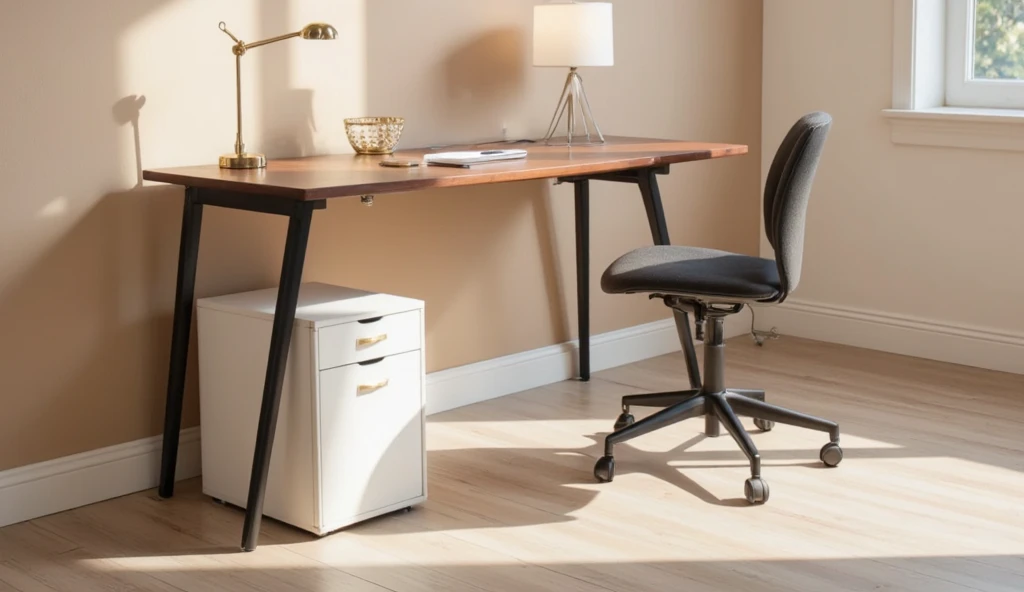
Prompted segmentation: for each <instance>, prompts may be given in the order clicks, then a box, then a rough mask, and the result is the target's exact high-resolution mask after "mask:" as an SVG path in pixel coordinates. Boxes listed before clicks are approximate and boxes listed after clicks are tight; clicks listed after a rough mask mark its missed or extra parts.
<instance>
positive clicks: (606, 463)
mask: <svg viewBox="0 0 1024 592" xmlns="http://www.w3.org/2000/svg"><path fill="white" fill-rule="evenodd" d="M594 477H596V478H597V480H598V481H599V482H601V483H608V482H609V481H611V480H612V479H614V478H615V458H614V457H611V456H602V457H601V458H599V459H597V464H595V465H594Z"/></svg>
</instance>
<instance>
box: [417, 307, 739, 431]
mask: <svg viewBox="0 0 1024 592" xmlns="http://www.w3.org/2000/svg"><path fill="white" fill-rule="evenodd" d="M691 322H692V319H691ZM749 330H750V313H749V312H748V311H747V310H744V311H743V312H742V313H740V314H737V315H732V316H730V317H728V318H727V319H726V324H725V336H726V338H729V337H736V336H738V335H743V334H744V333H747V332H748V331H749ZM698 345H699V343H698ZM578 348H579V342H578V341H577V340H573V341H570V342H567V343H562V344H559V345H551V346H548V347H542V348H540V349H535V350H532V351H528V352H522V353H518V354H512V355H510V356H504V357H501V358H495V359H493V360H487V361H484V362H478V363H476V364H469V365H466V366H459V367H457V368H450V369H448V370H441V371H439V372H433V373H431V374H428V375H427V414H428V415H432V414H434V413H440V412H442V411H448V410H450V409H455V408H457V407H464V406H466V405H471V404H473V403H480V402H482V401H487V400H490V399H496V398H498V397H503V396H505V395H509V394H512V393H518V392H522V391H525V390H529V389H532V388H537V387H540V386H544V385H548V384H554V383H556V382H561V381H563V380H569V379H570V378H574V377H576V376H578V374H577V370H576V368H577V366H576V357H577V356H576V352H577V350H578ZM676 351H679V337H678V335H677V334H676V326H675V321H673V320H672V319H665V320H662V321H656V322H653V323H648V324H646V325H639V326H636V327H629V328H627V329H621V330H618V331H612V332H610V333H602V334H601V335H594V336H592V337H591V338H590V370H591V372H598V371H600V370H605V369H608V368H614V367H616V366H622V365H625V364H631V363H633V362H638V361H640V360H646V359H649V358H655V357H657V356H662V355H665V354H669V353H672V352H676Z"/></svg>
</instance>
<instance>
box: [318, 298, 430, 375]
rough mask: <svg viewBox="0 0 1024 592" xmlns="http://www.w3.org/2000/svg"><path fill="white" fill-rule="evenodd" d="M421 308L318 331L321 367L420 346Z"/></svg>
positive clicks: (372, 358)
mask: <svg viewBox="0 0 1024 592" xmlns="http://www.w3.org/2000/svg"><path fill="white" fill-rule="evenodd" d="M422 326H423V323H422V320H421V316H420V311H418V310H411V311H409V312H402V313H398V314H393V315H387V316H384V317H380V318H379V319H371V320H370V321H357V322H352V323H344V324H341V325H333V326H331V327H324V328H322V329H320V330H319V350H320V355H319V368H320V370H328V369H330V368H337V367H338V366H345V365H348V364H354V363H356V362H365V361H367V360H374V359H377V358H383V357H387V356H390V355H394V354H400V353H404V352H407V351H412V350H414V349H419V348H420V343H421V336H420V332H421V331H422Z"/></svg>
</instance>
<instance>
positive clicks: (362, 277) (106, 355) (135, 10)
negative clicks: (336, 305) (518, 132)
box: [0, 0, 571, 470]
mask: <svg viewBox="0 0 1024 592" xmlns="http://www.w3.org/2000/svg"><path fill="white" fill-rule="evenodd" d="M367 4H369V6H368V7H367V11H368V17H369V18H368V22H367V25H366V27H367V30H368V31H367V39H368V41H367V43H373V44H374V47H376V46H377V45H376V44H377V43H378V42H379V41H380V39H379V38H378V37H376V36H375V35H376V34H377V33H379V32H380V31H381V30H384V29H386V28H387V27H388V24H389V23H391V22H392V20H393V16H394V15H393V14H382V13H379V12H377V11H378V10H379V8H378V7H377V4H376V3H367ZM171 6H174V7H175V9H177V8H182V9H183V10H193V9H195V10H199V8H198V7H200V6H202V5H201V4H199V3H196V4H195V5H192V4H184V3H180V2H174V1H171V0H114V1H113V2H112V3H108V4H107V5H106V6H105V9H104V10H103V11H97V10H95V9H94V8H93V7H92V6H91V5H87V4H84V3H71V4H67V5H62V7H61V10H59V11H54V10H51V9H50V7H48V6H47V5H45V4H44V3H21V4H18V5H17V6H16V7H15V8H12V9H11V10H9V11H7V14H5V19H4V22H3V31H4V35H3V36H2V37H0V44H2V45H0V49H3V50H4V52H5V53H6V54H8V55H17V54H18V53H19V52H22V51H23V48H24V47H29V46H32V47H36V49H35V50H34V51H33V52H32V54H31V59H25V60H6V61H4V62H3V63H2V64H0V77H2V78H3V79H4V80H7V81H9V84H8V86H7V89H8V91H9V98H8V100H7V103H6V104H7V107H6V108H5V110H4V112H2V113H0V117H2V118H3V121H2V123H3V129H4V130H5V134H4V145H3V146H0V167H3V176H4V179H5V188H4V197H3V199H4V207H5V216H4V220H3V221H0V252H2V253H3V255H2V256H0V326H2V327H4V339H3V340H2V341H0V364H2V366H0V374H2V375H3V376H4V387H5V388H4V389H3V391H2V392H0V405H3V408H4V410H5V412H4V413H3V414H2V416H0V433H2V434H5V437H4V441H5V442H6V441H8V440H7V438H13V439H14V440H15V441H18V442H19V443H20V445H19V446H18V447H12V446H0V470H3V469H7V468H11V467H15V466H22V465H25V464H30V463H34V462H39V461H43V460H47V459H51V458H55V457H59V456H64V455H68V454H72V453H76V452H81V451H85V450H92V449H96V448H99V447H102V446H108V445H113V444H118V443H122V442H127V441H131V440H135V439H138V438H142V437H146V436H151V435H153V434H157V433H159V432H160V430H161V426H162V418H163V407H162V406H163V395H164V389H165V380H166V358H167V354H168V348H169V341H170V339H169V337H170V335H169V333H170V316H171V308H172V303H173V297H174V287H175V279H176V278H175V273H176V259H177V251H178V232H179V228H180V227H179V224H180V217H181V213H180V212H181V210H180V207H181V189H180V188H178V187H168V186H153V187H143V186H142V184H141V170H142V169H143V168H144V167H147V166H148V167H158V166H164V165H166V162H153V161H150V162H147V161H146V155H147V145H148V146H150V148H151V151H154V150H153V148H152V147H153V146H154V145H156V144H154V143H158V142H160V141H161V140H160V139H159V138H153V137H147V133H146V130H147V124H146V121H147V119H146V118H147V109H148V110H150V111H153V109H154V107H153V106H154V105H158V106H159V107H161V108H164V109H166V108H167V106H166V105H163V104H161V101H163V100H165V97H166V96H167V95H164V94H161V93H162V92H164V91H163V90H161V89H157V88H131V86H132V84H133V83H132V81H131V80H125V76H126V74H125V72H128V71H130V69H129V67H128V66H126V65H125V62H124V60H125V56H126V55H127V54H126V52H127V51H128V49H129V48H127V47H125V45H124V44H125V42H126V41H125V40H129V41H131V40H132V39H133V34H134V32H133V31H132V29H133V28H135V27H137V26H138V25H140V23H142V22H144V21H148V17H151V16H152V15H153V14H154V13H156V12H159V11H166V10H167V9H168V8H169V7H171ZM252 6H253V8H254V9H256V10H257V13H256V14H257V17H258V20H259V23H260V26H259V27H258V28H257V30H256V31H253V32H252V37H253V38H257V37H269V36H275V35H279V34H281V33H282V32H284V30H285V27H283V26H282V23H288V22H290V20H291V17H292V11H291V8H292V6H291V4H290V3H289V2H259V3H256V4H253V5H252ZM178 16H180V15H178ZM44 17H45V18H44ZM402 18H413V17H412V16H409V15H406V16H404V17H402ZM41 20H45V21H47V22H49V23H51V25H52V26H53V27H55V28H58V29H61V30H66V31H73V32H74V34H73V38H72V39H70V40H69V41H70V42H71V43H73V44H74V47H75V52H74V55H73V59H69V54H68V52H67V50H66V45H64V44H60V45H44V46H39V45H38V44H37V43H35V40H34V39H32V35H33V33H34V31H35V27H33V26H31V23H35V22H39V21H41ZM418 28H419V27H411V26H410V27H406V30H416V29H418ZM162 32H164V31H162ZM210 35H222V34H221V33H219V32H211V33H210ZM132 42H134V41H132ZM292 45H293V44H290V43H282V44H275V45H274V46H271V47H268V48H266V49H265V50H262V51H261V52H260V55H259V58H258V60H259V61H258V65H255V64H250V65H249V69H250V70H252V69H255V68H258V69H259V75H258V76H251V78H252V79H256V80H258V81H259V82H258V83H257V84H258V92H257V93H255V94H256V95H257V96H258V101H259V104H260V107H261V108H260V110H259V111H260V113H261V115H260V117H261V118H262V120H257V121H258V122H259V124H260V128H261V130H260V131H261V134H260V135H261V138H262V139H261V140H260V141H259V144H260V145H259V146H254V148H255V149H257V150H263V151H265V152H266V153H267V154H268V155H269V156H270V157H281V156H293V155H303V154H310V153H313V152H314V151H315V146H314V132H315V131H316V129H317V126H316V122H315V120H314V111H313V104H314V92H313V91H312V90H309V89H304V88H292V84H293V81H292V78H293V76H292V74H293V73H292V72H291V58H292V57H293V56H292V52H293V51H295V49H294V47H293V46H292ZM415 45H416V41H415V40H408V41H407V42H403V43H400V44H395V47H399V48H402V47H409V46H415ZM224 51H227V49H226V46H225V50H224ZM402 51H405V50H402ZM522 51H523V48H522V40H521V35H520V34H518V33H517V32H516V31H512V30H500V29H499V30H495V31H492V32H489V33H485V34H482V35H479V36H478V37H476V38H473V39H471V40H470V41H468V42H467V44H466V45H465V46H464V47H461V48H459V49H457V51H455V52H454V53H450V54H448V55H446V56H440V57H438V56H431V57H430V59H434V58H435V57H436V58H438V60H439V61H437V62H436V63H435V66H434V68H435V69H434V71H432V72H431V73H430V75H431V76H432V77H433V81H432V82H431V84H432V86H431V89H430V92H431V93H439V92H441V93H448V92H450V93H452V94H451V98H454V99H455V100H453V101H452V103H451V104H450V106H449V107H448V110H447V111H445V112H442V113H441V114H440V117H439V119H438V120H437V121H431V125H432V126H433V128H432V130H431V131H430V133H431V134H434V133H440V132H439V131H438V130H447V129H451V130H455V131H454V132H452V133H458V134H459V135H462V136H463V137H464V138H468V137H471V134H474V133H475V128H474V127H473V126H474V125H476V124H475V123H474V122H478V121H483V120H486V121H488V122H490V124H494V125H490V124H489V125H488V128H490V127H494V126H495V125H496V124H497V120H496V118H497V115H495V114H494V113H491V112H488V109H489V108H490V107H491V106H493V104H494V103H497V102H500V101H514V100H517V97H518V96H519V95H520V94H521V92H520V89H519V87H520V86H521V85H522V84H523V77H524V75H525V74H524V71H523V68H522V65H521V64H518V63H517V62H516V59H517V57H518V56H520V54H521V52H522ZM382 53H383V54H384V55H390V53H389V52H376V51H374V52H368V55H369V56H370V58H369V59H370V63H369V64H368V70H369V71H370V72H371V75H370V77H369V80H368V85H369V87H368V88H367V89H366V92H367V94H368V96H370V97H373V96H377V97H380V96H382V95H388V96H392V97H394V96H395V94H394V92H393V90H394V88H395V87H394V86H392V85H394V84H395V81H394V80H386V79H385V78H384V77H380V76H378V74H380V73H382V72H384V70H381V69H380V68H379V66H380V65H381V63H380V61H379V60H380V59H381V58H382ZM254 55H255V54H254ZM83 64H88V67H87V68H86V67H83ZM225 64H226V65H227V66H226V67H228V68H230V67H231V65H230V62H228V61H227V60H224V62H223V64H221V63H220V62H218V65H217V68H221V67H222V65H225ZM415 64H416V62H414V63H413V65H415ZM243 67H245V65H244V64H243ZM385 70H386V69H385ZM218 71H219V70H218ZM39 72H46V76H39ZM176 83H177V82H175V84H176ZM225 84H226V85H227V83H225ZM225 88H230V91H229V92H231V91H233V84H232V85H230V86H225ZM446 89H451V90H446ZM126 91H131V92H130V93H128V92H126ZM217 92H220V87H218V89H217ZM408 95H409V94H408V93H407V92H406V93H405V94H404V95H403V96H402V97H401V101H407V103H406V104H410V105H411V104H415V101H416V97H414V96H408ZM69 96H71V97H73V99H74V100H73V101H71V102H70V103H69V101H68V98H69ZM459 97H462V99H459ZM225 98H226V99H227V100H229V101H230V98H228V97H225ZM232 98H233V97H232ZM467 101H468V102H467ZM396 106H398V107H401V106H402V105H401V104H399V105H396ZM249 112H250V113H251V112H254V111H252V110H250V111H249ZM161 113H164V112H161ZM467 113H470V114H473V119H472V120H471V121H468V122H467V121H466V120H465V118H464V116H465V115H466V114H467ZM196 117H197V118H199V119H200V120H202V118H203V117H206V115H204V114H199V115H196ZM421 121H423V119H422V118H421ZM232 123H233V122H232ZM449 123H451V125H450V126H449V125H448V124H449ZM218 125H219V123H218ZM233 127H234V126H233V125H229V126H227V129H228V130H229V132H228V134H227V135H226V136H225V137H221V135H220V134H219V132H218V134H217V142H218V144H217V146H215V147H211V146H197V147H196V151H197V152H198V153H203V151H204V150H207V151H209V150H211V148H212V149H214V150H216V152H217V153H219V152H222V151H223V150H224V149H225V148H226V147H227V146H229V145H230V139H231V137H230V133H231V132H232V131H233ZM479 127H480V126H478V128H479ZM151 129H152V128H151ZM339 133H341V132H340V131H339ZM155 151H156V152H159V153H160V154H161V155H163V156H160V157H158V158H161V159H165V158H167V156H166V155H167V154H168V150H167V148H166V147H163V146H161V147H160V150H155ZM180 153H181V152H180V151H179V152H178V153H177V154H180ZM171 154H175V153H174V152H171ZM150 158H153V157H150ZM172 158H173V157H172ZM419 198H425V199H419ZM389 199H391V200H393V201H392V203H394V204H395V205H396V206H397V207H395V208H394V209H392V210H390V211H389V210H387V209H386V208H382V207H378V208H375V209H374V210H373V211H374V214H375V215H374V216H372V218H367V217H366V216H365V215H364V216H363V217H362V219H360V217H359V216H358V214H356V212H360V213H364V214H365V213H366V210H365V209H361V208H359V207H358V206H357V205H355V203H354V202H338V203H337V204H332V208H331V210H330V212H332V213H331V214H329V215H328V214H325V213H321V214H320V215H318V216H317V218H316V220H315V221H314V224H313V235H314V236H313V243H312V244H311V249H310V252H311V254H313V253H316V252H317V251H320V252H321V253H322V254H321V255H314V256H312V257H311V264H310V265H307V268H306V270H307V273H306V274H305V275H306V279H307V280H322V281H328V282H332V283H345V284H350V285H351V284H355V285H361V286H364V287H368V288H371V289H373V288H377V289H386V290H390V291H393V292H396V293H400V294H410V295H413V296H426V297H427V300H428V307H427V311H428V312H427V314H428V327H429V328H430V330H431V337H430V339H431V341H432V343H431V346H434V347H437V348H438V350H437V351H439V352H440V351H445V350H449V351H448V352H446V355H447V356H448V357H447V359H445V356H443V355H442V356H432V357H433V358H434V359H433V360H432V363H433V364H435V365H437V364H440V365H441V367H444V365H446V364H447V365H458V364H460V363H468V362H471V361H476V360H480V359H486V358H489V357H494V356H496V355H501V354H503V353H512V352H514V351H522V350H525V349H532V348H534V347H539V346H540V345H545V344H548V343H552V342H557V341H564V340H566V339H567V338H568V335H567V332H568V325H567V324H565V323H566V321H565V310H564V308H563V307H562V298H561V296H560V294H559V293H560V292H561V291H562V290H561V289H558V288H554V289H553V287H552V286H553V285H555V284H557V281H558V277H559V273H558V270H557V269H556V268H555V267H554V266H555V263H554V260H555V259H557V258H556V257H555V252H556V245H555V244H554V241H553V240H552V239H551V237H552V236H553V235H554V232H553V230H552V225H551V214H550V211H549V204H548V203H547V199H548V197H547V191H546V189H545V187H544V185H543V184H541V183H524V184H515V185H508V186H503V187H501V188H491V189H487V190H464V191H453V192H444V193H438V194H434V195H430V196H423V195H419V194H415V195H409V196H394V197H393V198H389ZM382 201H383V200H382ZM568 207H571V203H570V204H568ZM335 211H337V212H339V213H338V214H333V212H335ZM382 214H383V215H382ZM360 222H366V224H360ZM396 226H398V227H400V228H401V229H402V230H401V232H400V233H398V234H399V235H400V236H399V237H397V240H393V241H392V242H393V244H394V245H400V246H402V247H403V248H401V249H398V248H396V247H394V246H393V247H392V248H389V249H377V248H370V249H367V246H368V245H379V244H380V243H382V242H384V241H381V240H380V239H379V237H381V236H391V238H392V239H394V238H395V237H394V235H395V232H394V228H395V227H396ZM285 227H286V224H285V221H284V220H283V219H282V218H280V217H274V216H264V215H259V214H252V213H245V212H234V211H225V210H217V209H215V208H207V209H206V211H205V213H204V220H203V233H202V240H201V250H200V265H199V271H198V276H197V297H202V296H206V295H211V294H221V293H227V292H232V291H241V290H249V289H257V288H263V287H268V286H272V285H275V284H276V282H277V278H278V275H279V271H280V261H281V253H282V248H283V242H284V231H285ZM524 233H525V234H524ZM538 239H539V241H538ZM538 242H539V244H538ZM523 244H529V251H527V252H525V253H520V252H518V250H519V249H522V246H523ZM313 245H319V246H318V247H314V246H313ZM424 245H427V247H426V248H425V247H424ZM356 253H358V254H359V256H358V257H353V256H352V254H356ZM317 257H319V265H318V264H316V261H315V259H316V258H317ZM515 266H518V267H519V268H520V269H515V270H513V271H510V268H512V267H515ZM382 270H385V271H386V273H384V272H382ZM538 270H539V271H540V275H539V276H538ZM534 276H538V277H534ZM510 278H512V279H511V280H510ZM516 279H521V280H522V281H513V280H516ZM524 293H525V294H526V295H524ZM467 302H469V303H470V306H469V308H468V309H467V308H464V307H463V308H459V311H458V312H457V313H453V314H451V315H447V314H446V313H445V307H446V306H449V304H450V305H451V306H453V307H461V306H462V305H464V304H466V303H467ZM524 303H526V305H525V312H524ZM519 313H522V314H526V315H530V316H532V317H536V318H539V319H542V322H540V323H535V324H534V325H532V326H530V325H529V324H524V323H517V322H516V321H515V318H514V314H519ZM488 316H492V317H495V318H500V319H502V322H503V324H498V325H497V327H496V328H495V327H487V326H485V324H484V323H481V322H480V320H479V319H481V318H487V317H488ZM443 317H446V318H443ZM548 319H550V320H551V323H550V324H549V323H548V322H547V320H548ZM538 325H541V326H543V327H544V328H545V329H546V330H548V331H549V332H550V333H551V334H550V335H544V334H543V331H540V334H538V331H537V326H538ZM508 329H511V330H508ZM474 341H475V343H474ZM477 344H483V347H478V345H477ZM190 352H191V357H190V362H189V377H188V382H187V384H188V388H187V392H186V406H185V420H184V424H183V425H184V426H185V427H187V426H191V425H195V424H196V422H197V420H198V417H197V416H198V413H197V405H196V404H195V402H196V384H197V381H196V366H197V365H196V363H195V360H196V348H195V342H194V340H193V344H192V347H191V348H190ZM436 367H437V366H435V368H432V369H436Z"/></svg>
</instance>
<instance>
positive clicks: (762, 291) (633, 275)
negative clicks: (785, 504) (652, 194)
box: [594, 112, 842, 503]
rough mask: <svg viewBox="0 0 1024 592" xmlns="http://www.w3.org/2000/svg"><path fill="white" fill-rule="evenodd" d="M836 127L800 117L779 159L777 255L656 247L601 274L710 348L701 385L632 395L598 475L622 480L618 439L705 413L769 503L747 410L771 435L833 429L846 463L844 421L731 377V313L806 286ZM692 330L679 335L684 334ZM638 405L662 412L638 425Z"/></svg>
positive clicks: (768, 192)
mask: <svg viewBox="0 0 1024 592" xmlns="http://www.w3.org/2000/svg"><path fill="white" fill-rule="evenodd" d="M831 126H832V118H831V117H830V116H829V115H828V114H827V113H821V112H816V113H810V114H807V115H805V116H804V117H801V118H800V119H799V120H798V121H797V122H796V123H795V124H794V125H793V126H792V128H791V129H790V131H789V133H788V134H787V135H786V137H785V139H784V140H783V141H782V144H781V145H780V146H779V149H778V151H777V153H776V155H775V158H774V159H773V161H772V166H771V168H770V169H769V172H768V178H767V181H766V183H765V191H764V223H765V224H764V226H765V228H764V229H765V234H766V235H767V237H768V241H769V243H771V245H772V247H773V249H774V251H775V258H774V259H766V258H762V257H753V256H750V255H742V254H737V253H729V252H726V251H716V250H713V249H702V248H697V247H687V246H654V247H645V248H641V249H636V250H634V251H632V252H629V253H627V254H625V255H623V256H622V257H620V258H619V259H617V260H616V261H615V262H613V263H612V264H611V265H610V266H609V267H608V269H607V270H606V271H605V272H604V274H603V275H602V277H601V288H602V289H603V290H604V291H605V292H608V293H611V294H631V293H649V294H651V295H652V297H658V298H661V299H662V300H664V301H665V304H666V305H668V306H669V307H671V308H673V309H674V310H676V311H679V312H688V313H689V312H692V313H693V314H694V315H695V317H696V320H697V323H698V325H697V336H698V338H699V339H704V342H705V343H704V346H705V350H704V352H705V353H704V380H703V382H702V383H701V386H700V388H698V389H691V390H685V391H677V392H671V393H656V394H644V395H630V396H627V397H624V398H623V400H622V415H620V416H619V419H618V420H617V421H616V423H615V428H616V431H615V432H614V433H612V434H610V435H609V436H608V437H607V438H606V439H605V456H604V457H602V458H601V459H600V460H599V461H598V462H597V465H596V466H595V467H594V475H595V476H596V477H597V478H598V480H600V481H611V480H612V478H613V477H614V471H615V461H614V457H613V455H612V452H613V448H614V445H615V444H618V443H621V442H625V441H627V440H630V439H632V438H636V437H638V436H641V435H643V434H646V433H648V432H651V431H653V430H656V429H659V428H661V427H665V426H667V425H671V424H674V423H676V422H679V421H682V420H684V419H688V418H691V417H698V416H702V415H703V416H704V417H705V433H706V434H707V435H708V436H712V437H713V436H717V435H719V432H720V427H721V424H725V427H726V430H727V431H728V432H729V434H730V435H731V436H732V437H733V438H734V439H735V440H736V442H737V444H739V446H740V448H742V449H743V451H744V452H745V453H746V455H747V457H748V459H749V460H750V469H751V478H750V479H748V480H747V482H746V484H745V488H744V492H745V495H746V498H747V500H748V501H749V502H751V503H763V502H765V501H767V499H768V484H767V482H766V481H765V480H764V479H762V478H761V461H760V454H759V453H758V451H757V447H756V446H755V445H754V443H753V440H752V439H751V437H750V435H749V434H748V433H747V431H746V429H745V428H744V427H743V425H742V424H741V423H740V421H739V419H738V416H739V415H745V416H749V417H753V418H755V419H754V423H755V424H756V425H757V426H758V427H759V428H761V429H762V430H765V431H767V430H770V429H771V428H772V427H773V426H774V424H775V422H779V423H786V424H791V425H797V426H800V427H805V428H809V429H814V430H819V431H824V432H828V433H829V436H830V442H829V443H828V444H826V445H825V446H824V447H823V448H822V449H821V452H820V458H821V460H822V461H823V462H824V463H825V464H826V465H828V466H836V465H838V464H839V462H840V461H841V460H842V449H841V448H840V447H839V426H838V425H837V424H836V423H835V422H832V421H829V420H825V419H821V418H817V417H811V416H808V415H804V414H802V413H798V412H795V411H790V410H788V409H783V408H781V407H777V406H775V405H770V404H768V403H766V402H765V401H764V398H765V394H764V391H762V390H756V389H729V388H726V387H725V380H724V378H725V360H724V349H725V346H724V339H723V333H724V319H725V317H726V316H728V315H730V314H734V313H738V312H739V311H740V310H742V308H743V307H744V306H746V305H749V304H778V303H780V302H782V301H784V300H785V299H786V297H787V296H788V295H789V294H790V293H792V292H793V291H794V290H795V289H796V287H797V285H799V283H800V273H801V267H802V263H803V249H804V228H805V225H806V220H807V206H808V201H809V199H810V194H811V187H812V186H813V184H814V177H815V173H816V171H817V168H818V164H819V162H820V160H821V157H822V153H823V151H824V147H825V140H826V138H827V136H828V133H829V130H830V129H831ZM681 317H682V315H677V317H676V318H677V319H679V318H681ZM682 318H685V317H682ZM683 333H684V332H682V331H680V335H683ZM705 336H706V338H705ZM684 347H685V346H684ZM630 406H647V407H663V409H662V410H661V411H658V412H657V413H655V414H653V415H651V416H649V417H647V418H645V419H643V420H641V421H638V422H636V421H634V418H633V416H632V415H631V414H630Z"/></svg>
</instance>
